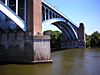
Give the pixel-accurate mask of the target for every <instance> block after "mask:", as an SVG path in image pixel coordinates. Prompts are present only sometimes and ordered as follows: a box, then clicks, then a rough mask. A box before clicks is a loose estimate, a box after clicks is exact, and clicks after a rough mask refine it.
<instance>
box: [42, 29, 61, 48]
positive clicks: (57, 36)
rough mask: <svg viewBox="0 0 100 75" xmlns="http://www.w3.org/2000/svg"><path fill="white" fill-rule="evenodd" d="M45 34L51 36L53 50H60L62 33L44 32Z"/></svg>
mask: <svg viewBox="0 0 100 75" xmlns="http://www.w3.org/2000/svg"><path fill="white" fill-rule="evenodd" d="M43 34H44V35H50V36H51V48H55V49H58V48H60V46H61V35H62V33H61V32H60V31H52V30H47V31H44V33H43Z"/></svg>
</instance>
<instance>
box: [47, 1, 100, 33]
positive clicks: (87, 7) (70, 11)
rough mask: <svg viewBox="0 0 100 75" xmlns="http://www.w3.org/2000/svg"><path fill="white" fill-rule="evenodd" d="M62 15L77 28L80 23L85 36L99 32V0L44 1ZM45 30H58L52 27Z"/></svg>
mask: <svg viewBox="0 0 100 75" xmlns="http://www.w3.org/2000/svg"><path fill="white" fill-rule="evenodd" d="M46 1H47V2H49V3H50V4H52V5H53V6H55V7H56V8H57V9H59V10H60V11H61V12H62V13H63V14H64V15H66V16H67V17H68V18H69V19H71V20H72V21H73V22H75V23H76V24H77V26H79V23H80V22H83V23H84V25H85V32H86V34H88V35H90V34H92V33H93V32H94V31H99V32H100V1H99V0H46ZM46 29H53V30H58V29H57V28H56V27H54V26H53V25H51V26H50V25H49V26H47V27H46Z"/></svg>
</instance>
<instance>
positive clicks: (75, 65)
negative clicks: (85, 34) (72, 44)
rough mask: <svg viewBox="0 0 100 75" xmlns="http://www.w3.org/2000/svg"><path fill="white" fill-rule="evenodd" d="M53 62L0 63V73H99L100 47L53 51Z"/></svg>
mask: <svg viewBox="0 0 100 75" xmlns="http://www.w3.org/2000/svg"><path fill="white" fill-rule="evenodd" d="M52 58H53V63H42V64H28V65H27V64H23V65H22V64H6V65H0V75H99V74H100V49H68V50H63V51H58V52H54V53H52Z"/></svg>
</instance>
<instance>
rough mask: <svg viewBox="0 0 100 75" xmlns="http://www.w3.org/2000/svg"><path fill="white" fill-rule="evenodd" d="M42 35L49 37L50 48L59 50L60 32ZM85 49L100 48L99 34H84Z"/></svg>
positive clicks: (49, 32)
mask: <svg viewBox="0 0 100 75" xmlns="http://www.w3.org/2000/svg"><path fill="white" fill-rule="evenodd" d="M43 34H44V35H50V37H51V42H50V43H51V48H52V49H56V50H59V49H60V48H61V41H62V33H61V32H60V31H52V30H47V31H44V33H43ZM86 47H87V48H88V47H89V48H94V47H100V33H99V32H98V31H95V32H94V33H92V34H91V35H87V34H86Z"/></svg>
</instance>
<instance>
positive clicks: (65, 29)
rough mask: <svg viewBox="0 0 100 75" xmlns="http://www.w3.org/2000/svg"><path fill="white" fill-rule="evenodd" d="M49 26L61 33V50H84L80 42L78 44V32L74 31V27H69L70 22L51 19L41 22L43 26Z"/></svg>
mask: <svg viewBox="0 0 100 75" xmlns="http://www.w3.org/2000/svg"><path fill="white" fill-rule="evenodd" d="M51 24H52V25H55V26H56V27H58V28H59V29H60V30H61V31H62V34H63V39H62V43H61V48H80V47H81V48H82V47H83V48H84V45H81V43H82V42H80V39H79V36H78V30H74V27H72V26H71V24H70V22H68V21H66V20H64V19H62V18H53V19H48V20H45V21H43V22H42V25H43V26H45V25H51Z"/></svg>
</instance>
